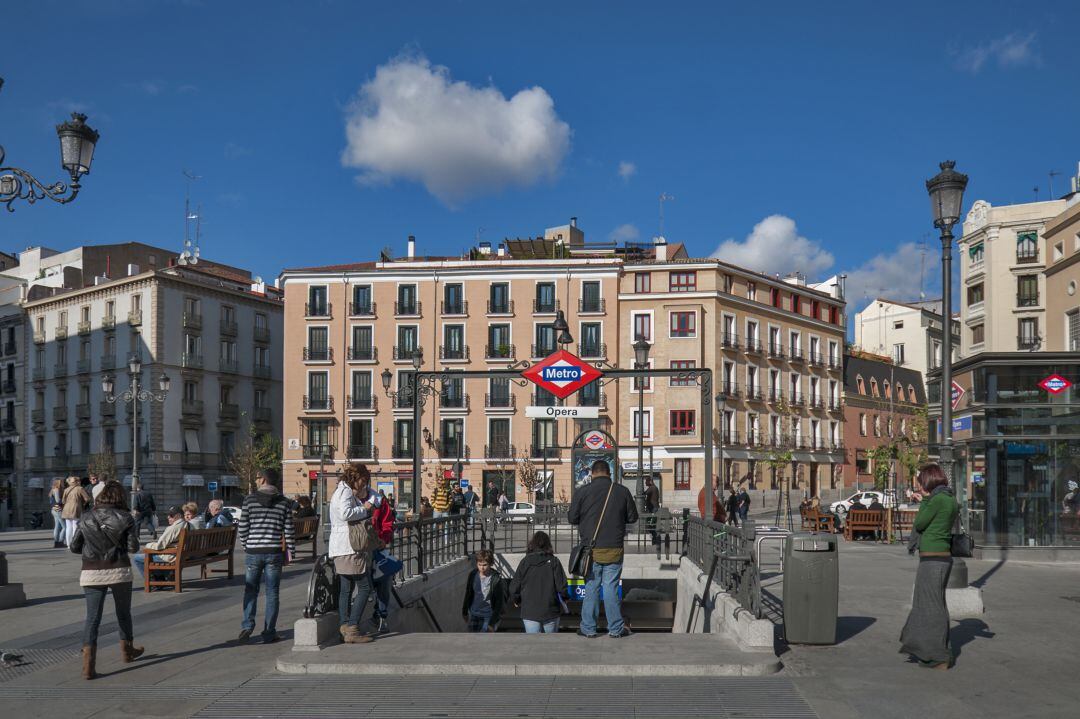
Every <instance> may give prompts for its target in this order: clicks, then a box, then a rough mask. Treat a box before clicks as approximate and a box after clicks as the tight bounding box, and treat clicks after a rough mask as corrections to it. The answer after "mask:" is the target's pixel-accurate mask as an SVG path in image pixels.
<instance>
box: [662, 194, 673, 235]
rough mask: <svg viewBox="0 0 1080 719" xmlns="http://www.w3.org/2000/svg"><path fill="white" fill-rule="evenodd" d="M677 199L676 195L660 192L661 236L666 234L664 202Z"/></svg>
mask: <svg viewBox="0 0 1080 719" xmlns="http://www.w3.org/2000/svg"><path fill="white" fill-rule="evenodd" d="M674 199H675V195H669V194H668V193H666V192H661V193H660V236H661V237H663V236H664V203H665V202H671V201H672V200H674Z"/></svg>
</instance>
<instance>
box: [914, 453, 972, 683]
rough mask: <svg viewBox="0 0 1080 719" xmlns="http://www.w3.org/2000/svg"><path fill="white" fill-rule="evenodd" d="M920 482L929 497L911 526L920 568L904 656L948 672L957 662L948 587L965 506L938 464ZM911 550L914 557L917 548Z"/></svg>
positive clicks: (928, 467) (924, 470)
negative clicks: (951, 636)
mask: <svg viewBox="0 0 1080 719" xmlns="http://www.w3.org/2000/svg"><path fill="white" fill-rule="evenodd" d="M917 480H918V482H919V485H920V486H921V487H922V491H923V492H924V493H926V498H925V499H924V500H923V501H922V502H920V503H919V512H918V513H917V514H916V515H915V520H914V521H913V522H912V528H913V533H914V532H918V533H919V538H918V549H919V569H918V571H917V572H916V574H915V591H914V594H913V596H912V601H911V613H910V614H908V618H907V622H906V623H905V624H904V629H903V631H902V632H901V633H900V642H901V647H900V652H901V653H904V654H910V655H911V656H912V658H913V659H915V660H916V661H918V662H919V663H920V664H921V665H922V666H925V667H929V668H932V669H942V670H945V669H948V668H949V667H950V666H951V665H952V659H953V656H952V650H951V648H950V645H949V607H948V605H947V604H946V601H945V587H946V586H947V585H948V583H949V573H950V572H951V571H952V555H951V551H950V550H951V547H952V528H953V524H954V523H955V521H956V515H957V514H958V513H959V512H960V506H959V505H958V504H957V502H956V498H955V497H954V496H953V490H952V488H951V487H949V483H948V482H949V481H948V478H946V476H945V472H944V471H942V469H941V467H940V466H939V465H937V464H933V463H931V464H927V465H925V466H923V468H922V469H920V470H919V475H918V478H917ZM909 551H912V552H913V551H914V546H912V548H911V549H909Z"/></svg>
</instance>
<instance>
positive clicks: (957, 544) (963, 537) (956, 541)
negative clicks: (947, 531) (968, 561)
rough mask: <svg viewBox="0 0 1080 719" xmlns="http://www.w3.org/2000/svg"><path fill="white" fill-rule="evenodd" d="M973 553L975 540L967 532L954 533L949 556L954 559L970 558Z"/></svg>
mask: <svg viewBox="0 0 1080 719" xmlns="http://www.w3.org/2000/svg"><path fill="white" fill-rule="evenodd" d="M974 553H975V540H974V539H972V538H971V535H970V534H968V533H967V532H964V531H961V532H954V533H953V535H952V541H951V543H950V546H949V554H951V555H952V556H954V557H970V556H972V555H973V554H974Z"/></svg>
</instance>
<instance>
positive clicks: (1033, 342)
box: [1016, 335, 1041, 350]
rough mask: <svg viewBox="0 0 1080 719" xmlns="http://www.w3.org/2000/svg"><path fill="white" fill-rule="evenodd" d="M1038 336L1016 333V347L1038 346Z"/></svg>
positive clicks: (1024, 348) (1028, 347)
mask: <svg viewBox="0 0 1080 719" xmlns="http://www.w3.org/2000/svg"><path fill="white" fill-rule="evenodd" d="M1039 344H1041V343H1040V341H1039V338H1038V337H1032V336H1030V335H1018V336H1017V338H1016V348H1017V349H1021V350H1033V349H1038V348H1039Z"/></svg>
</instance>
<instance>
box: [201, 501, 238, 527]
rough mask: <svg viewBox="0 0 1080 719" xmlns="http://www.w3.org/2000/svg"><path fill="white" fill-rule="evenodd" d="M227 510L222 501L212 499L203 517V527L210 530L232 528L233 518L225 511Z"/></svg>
mask: <svg viewBox="0 0 1080 719" xmlns="http://www.w3.org/2000/svg"><path fill="white" fill-rule="evenodd" d="M224 509H225V503H224V502H223V501H221V500H220V499H211V500H210V503H209V504H207V505H206V513H205V514H204V515H203V527H205V528H207V529H210V528H212V527H230V526H232V524H233V518H232V516H231V515H230V514H229V513H228V512H225V511H223V510H224Z"/></svg>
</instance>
